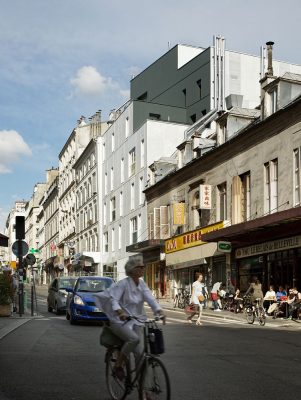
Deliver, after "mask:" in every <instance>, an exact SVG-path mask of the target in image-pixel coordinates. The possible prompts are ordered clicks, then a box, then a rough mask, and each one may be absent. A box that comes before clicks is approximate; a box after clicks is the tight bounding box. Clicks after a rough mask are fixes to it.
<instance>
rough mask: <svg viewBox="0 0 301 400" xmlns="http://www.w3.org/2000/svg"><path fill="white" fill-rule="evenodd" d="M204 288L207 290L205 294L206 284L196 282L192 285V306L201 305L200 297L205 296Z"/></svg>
mask: <svg viewBox="0 0 301 400" xmlns="http://www.w3.org/2000/svg"><path fill="white" fill-rule="evenodd" d="M203 288H204V289H205V292H207V290H206V287H205V284H204V283H203V282H200V281H195V282H193V284H192V295H191V299H190V303H192V304H200V301H199V299H198V297H199V296H200V295H201V294H203Z"/></svg>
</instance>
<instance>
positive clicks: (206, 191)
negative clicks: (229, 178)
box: [200, 185, 212, 210]
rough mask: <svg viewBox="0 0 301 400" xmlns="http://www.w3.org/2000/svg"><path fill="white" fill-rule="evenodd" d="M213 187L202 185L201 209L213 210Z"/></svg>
mask: <svg viewBox="0 0 301 400" xmlns="http://www.w3.org/2000/svg"><path fill="white" fill-rule="evenodd" d="M211 200H212V196H211V185H200V208H201V209H205V210H211V208H212V202H211Z"/></svg>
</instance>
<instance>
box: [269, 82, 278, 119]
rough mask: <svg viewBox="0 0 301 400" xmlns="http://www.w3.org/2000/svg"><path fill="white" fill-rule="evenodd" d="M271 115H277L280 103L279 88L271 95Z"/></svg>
mask: <svg viewBox="0 0 301 400" xmlns="http://www.w3.org/2000/svg"><path fill="white" fill-rule="evenodd" d="M270 96H271V114H273V113H275V112H276V111H277V108H278V107H277V101H278V92H277V88H276V89H274V90H273V91H272V92H271V94H270Z"/></svg>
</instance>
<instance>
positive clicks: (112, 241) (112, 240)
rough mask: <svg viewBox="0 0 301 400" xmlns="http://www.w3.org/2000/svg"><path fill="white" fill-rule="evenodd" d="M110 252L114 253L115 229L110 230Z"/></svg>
mask: <svg viewBox="0 0 301 400" xmlns="http://www.w3.org/2000/svg"><path fill="white" fill-rule="evenodd" d="M111 235H112V237H111V250H112V251H115V229H114V228H112V233H111Z"/></svg>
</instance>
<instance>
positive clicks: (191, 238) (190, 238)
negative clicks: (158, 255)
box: [165, 221, 224, 254]
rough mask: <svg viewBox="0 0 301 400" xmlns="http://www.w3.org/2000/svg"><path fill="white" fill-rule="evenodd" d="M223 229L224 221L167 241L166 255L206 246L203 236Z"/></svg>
mask: <svg viewBox="0 0 301 400" xmlns="http://www.w3.org/2000/svg"><path fill="white" fill-rule="evenodd" d="M222 228H224V222H223V221H222V222H219V223H218V224H213V225H208V226H206V227H204V228H201V229H196V230H194V231H190V232H186V233H184V234H182V235H179V236H175V237H173V238H171V239H168V240H165V253H166V254H168V253H173V252H174V251H179V250H183V249H186V248H189V247H194V246H199V245H202V244H205V243H206V242H204V241H202V235H204V234H205V233H209V232H212V231H216V230H218V229H222Z"/></svg>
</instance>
